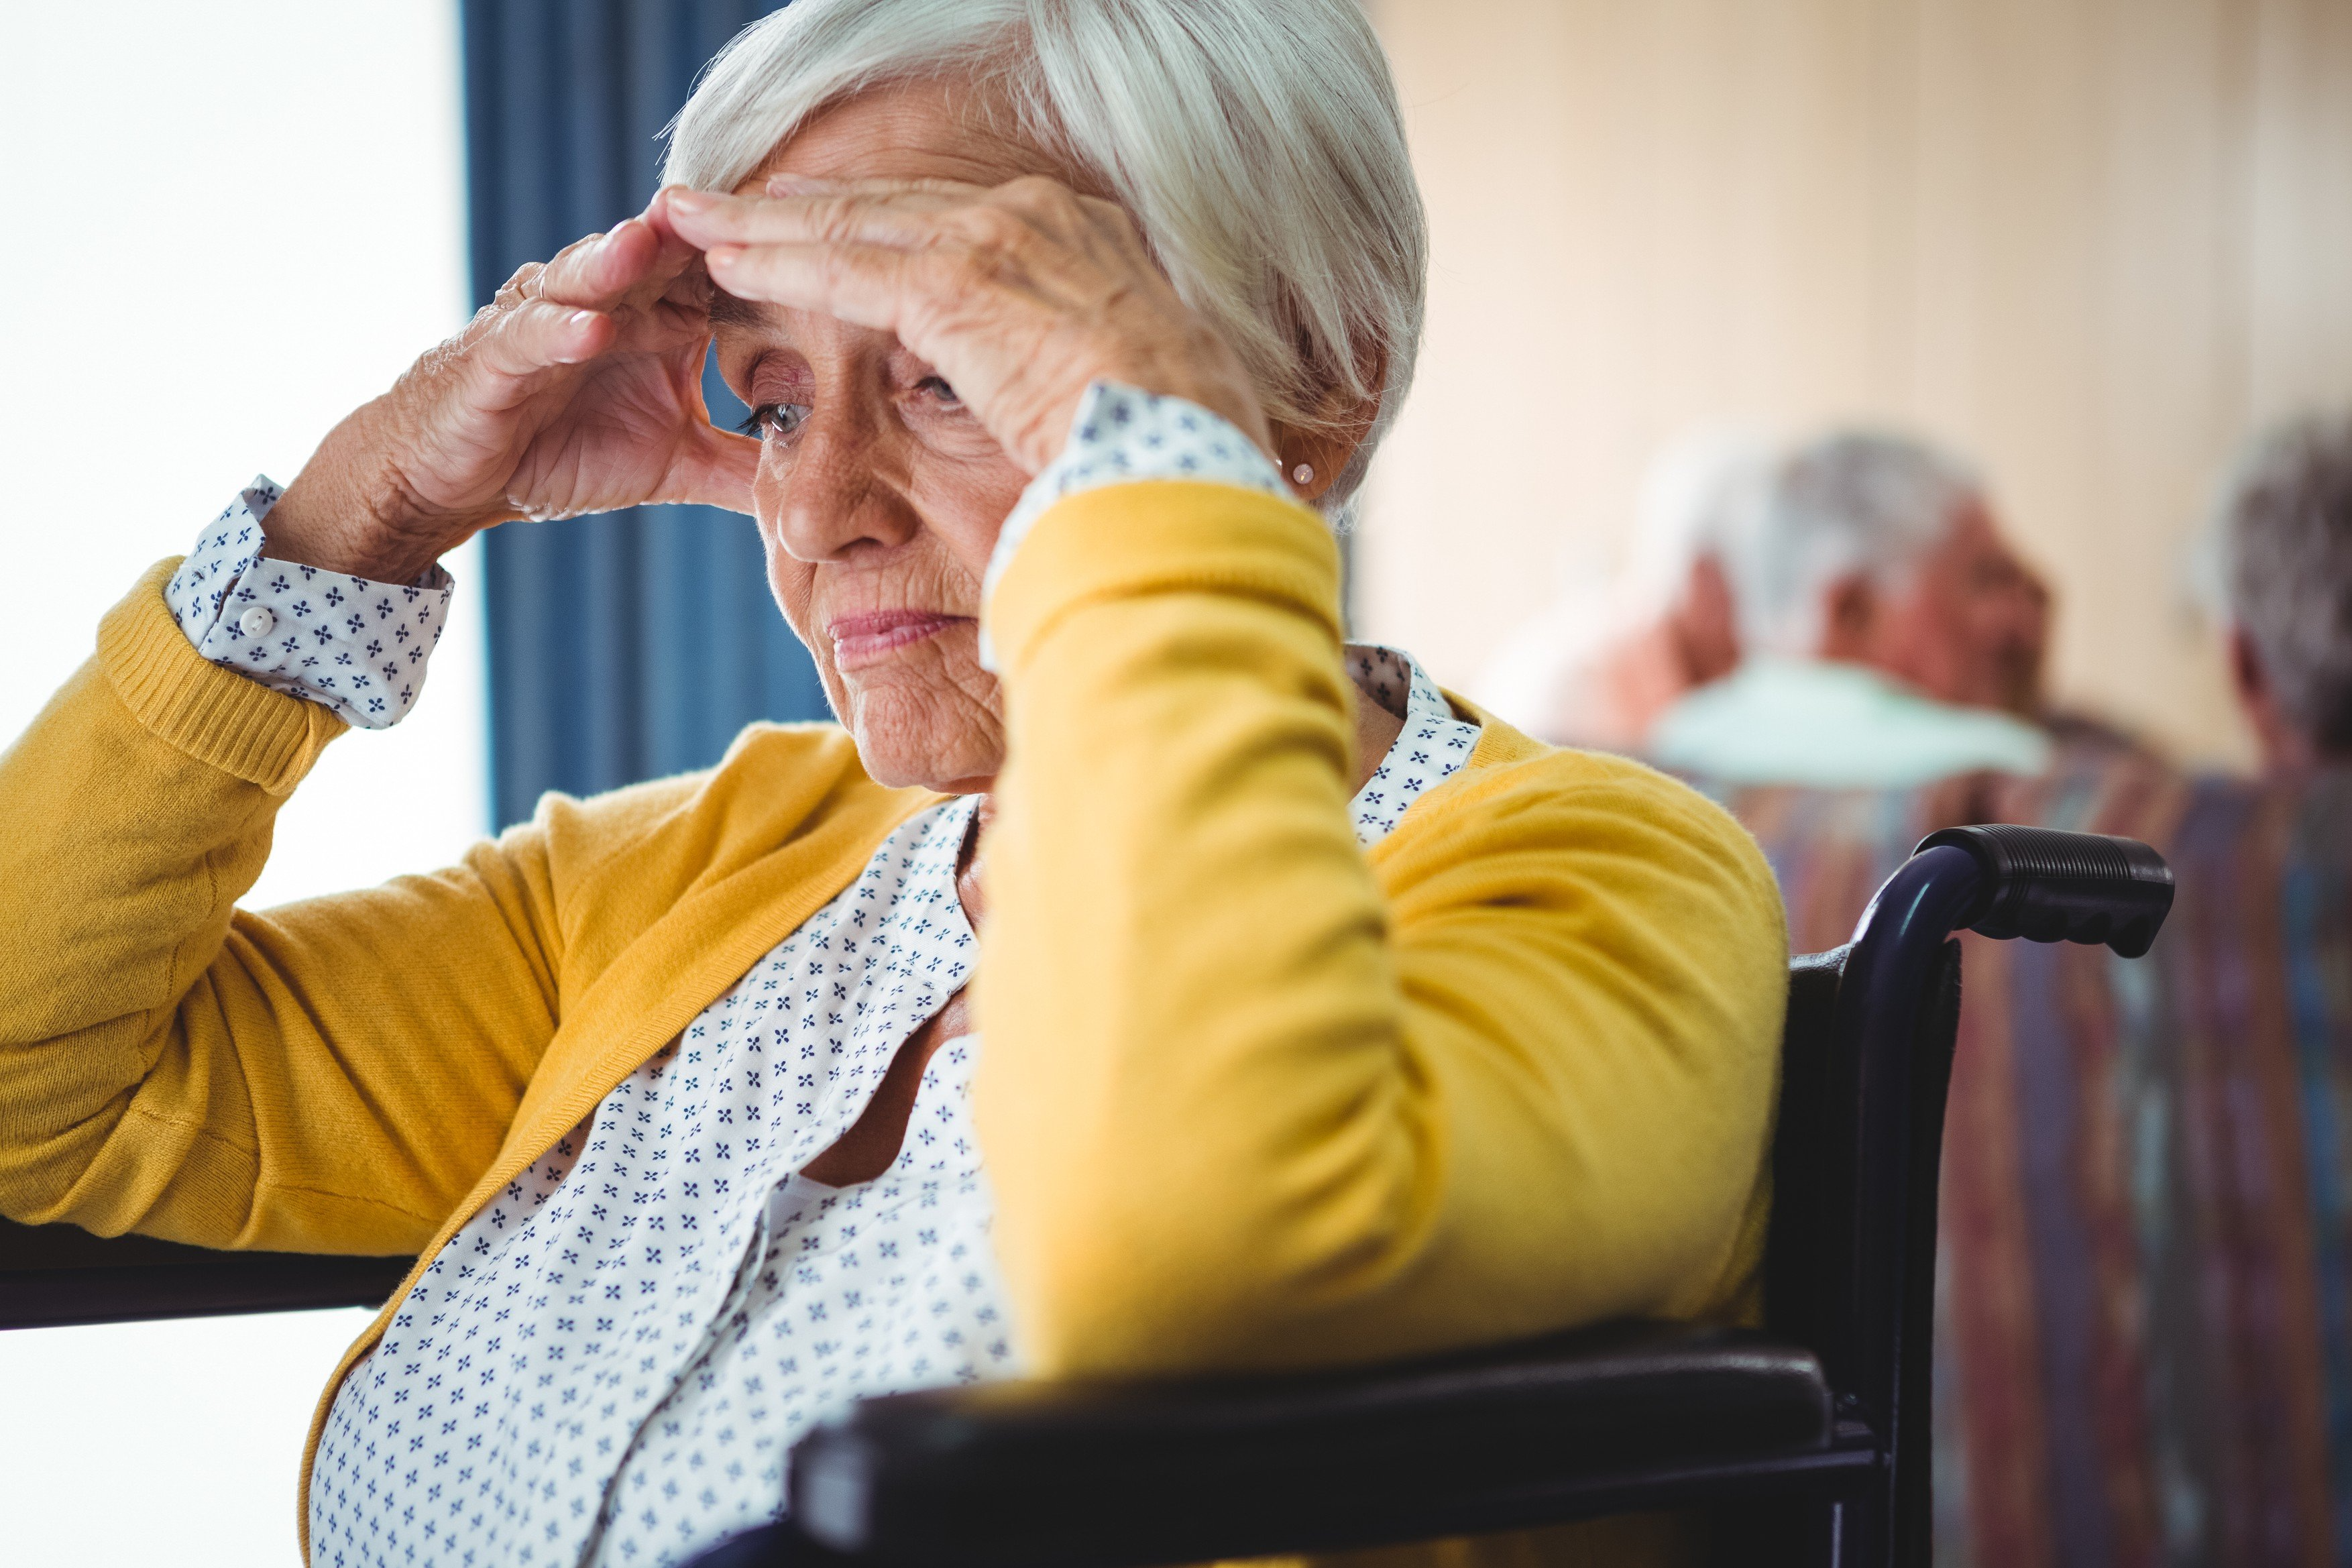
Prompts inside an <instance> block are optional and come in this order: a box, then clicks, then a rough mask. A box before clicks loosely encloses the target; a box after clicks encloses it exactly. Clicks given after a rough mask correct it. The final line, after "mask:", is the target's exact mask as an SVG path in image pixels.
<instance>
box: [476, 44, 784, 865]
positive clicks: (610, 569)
mask: <svg viewBox="0 0 2352 1568" xmlns="http://www.w3.org/2000/svg"><path fill="white" fill-rule="evenodd" d="M776 8H777V6H776V5H775V4H773V0H768V3H762V0H463V4H462V11H463V17H464V28H465V61H466V65H465V70H466V137H467V180H468V185H469V189H468V192H467V202H468V216H469V218H470V220H471V257H470V260H471V265H472V277H473V288H474V295H475V300H476V303H477V304H479V303H482V302H484V301H487V300H488V299H489V298H490V296H491V294H492V293H494V292H495V291H496V290H497V289H498V287H499V284H500V283H503V282H504V281H506V279H507V278H508V277H509V275H510V274H512V272H513V271H514V269H515V268H517V267H519V266H520V265H521V264H522V263H524V262H526V261H535V260H543V259H544V258H547V257H549V256H551V255H553V254H554V253H555V252H556V251H557V250H559V249H561V248H562V247H564V246H565V245H568V244H570V243H571V242H572V240H574V239H576V238H578V237H580V236H581V235H583V234H586V233H589V232H591V231H593V230H597V229H603V228H606V227H609V226H611V225H612V224H614V222H616V221H617V220H619V219H620V218H623V217H625V216H628V215H629V214H631V213H634V212H636V211H638V210H640V209H642V208H643V207H644V205H645V204H646V199H647V198H648V197H649V196H651V195H653V192H654V190H655V187H656V179H657V176H658V172H659V169H660V160H661V152H662V148H661V144H660V142H659V141H658V140H657V133H658V132H659V131H660V130H661V128H662V126H663V125H665V124H666V123H667V122H668V121H669V118H670V116H671V115H672V114H674V113H675V112H677V108H678V106H679V105H680V104H682V103H683V102H685V101H686V96H687V93H688V89H690V88H691V87H692V85H693V81H694V76H695V73H696V72H697V71H698V70H699V69H700V68H701V67H702V65H703V63H704V62H705V61H707V60H708V59H709V58H710V57H711V56H712V55H713V54H715V53H717V52H718V50H719V46H720V45H722V44H724V43H725V42H726V41H727V40H728V39H729V38H730V37H733V36H734V35H735V33H736V32H738V31H739V30H740V29H741V28H742V27H743V26H745V25H746V24H748V23H750V22H751V21H754V20H756V19H757V18H758V17H760V16H763V15H765V14H766V13H767V12H769V11H771V10H774V9H776ZM704 387H705V391H706V393H707V394H708V395H709V400H710V411H711V417H712V418H713V419H714V420H715V421H717V422H719V423H721V424H732V423H733V422H734V421H736V420H738V419H740V418H741V417H742V416H743V413H744V410H743V407H742V405H740V404H739V403H738V402H737V401H736V400H735V398H734V396H733V395H731V394H730V393H729V392H728V391H727V389H726V388H725V387H724V386H723V385H721V384H719V378H718V376H717V375H716V374H705V376H704ZM484 543H485V546H486V555H487V574H488V583H487V584H486V585H485V587H486V592H487V593H488V603H489V662H490V799H491V809H492V811H493V813H494V814H495V816H496V817H497V823H496V826H505V825H507V824H509V823H512V822H517V821H520V820H521V819H523V818H525V817H527V816H530V811H531V807H532V805H533V804H534V803H535V802H536V801H537V800H538V798H539V796H540V795H541V793H542V792H544V791H547V790H551V789H560V790H564V791H568V792H570V793H572V794H574V795H582V794H588V793H592V792H593V791H596V790H604V789H611V788H613V787H614V786H615V785H618V784H630V783H634V782H635V781H636V780H638V779H645V778H654V777H657V776H659V775H661V774H663V773H677V772H679V771H681V770H684V769H688V768H698V767H703V766H707V765H708V764H709V763H713V762H715V761H717V760H718V758H719V753H720V752H722V751H724V750H725V749H726V746H727V742H729V741H730V739H732V738H733V736H734V734H735V732H736V731H738V730H740V729H741V728H742V727H743V725H744V724H746V723H748V722H750V721H751V720H754V719H813V718H822V717H824V715H825V712H826V709H825V703H824V692H823V690H822V689H821V688H820V687H819V686H818V684H817V679H816V671H815V668H814V666H813V665H812V664H811V663H810V662H809V658H808V654H807V651H806V650H805V649H803V647H801V645H800V643H799V642H798V640H797V639H795V638H794V637H793V634H792V631H791V629H790V628H789V627H787V626H785V625H784V622H783V618H782V616H781V615H779V614H778V612H777V609H776V606H775V603H774V601H773V600H772V598H771V597H770V596H769V594H768V587H767V574H766V570H765V567H764V566H763V565H762V563H761V554H760V545H759V540H758V537H757V535H756V534H755V533H754V532H753V530H752V525H751V520H750V519H749V518H745V517H741V516H739V515H737V514H735V513H733V512H723V511H718V510H712V509H710V508H708V507H639V508H636V509H635V510H629V511H623V512H613V513H608V514H606V515H604V516H601V517H588V518H577V519H574V520H572V521H568V522H549V523H530V522H510V523H508V524H505V525H504V526H502V527H499V528H497V529H493V530H492V531H490V532H489V533H488V536H487V537H486V539H485V541H484Z"/></svg>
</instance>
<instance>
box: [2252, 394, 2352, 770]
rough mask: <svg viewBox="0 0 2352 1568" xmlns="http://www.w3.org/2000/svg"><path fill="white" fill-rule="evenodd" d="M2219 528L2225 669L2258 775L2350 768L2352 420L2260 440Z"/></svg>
mask: <svg viewBox="0 0 2352 1568" xmlns="http://www.w3.org/2000/svg"><path fill="white" fill-rule="evenodd" d="M2220 522H2221V536H2222V546H2223V549H2224V551H2225V552H2226V558H2227V562H2228V572H2229V594H2230V616H2231V623H2232V625H2231V636H2230V664H2231V675H2232V676H2233V678H2234V679H2235V681H2236V684H2237V689H2238V700H2239V702H2240V704H2241V705H2242V707H2243V709H2244V710H2245V713H2246V717H2247V720H2248V721H2249V722H2251V723H2252V725H2253V730H2254V737H2255V740H2256V742H2258V743H2259V744H2260V745H2261V747H2262V753H2263V771H2264V772H2265V773H2269V774H2271V775H2273V776H2274V777H2292V776H2294V775H2295V774H2298V773H2305V772H2308V771H2309V770H2310V769H2312V768H2314V767H2315V766H2318V765H2321V764H2323V763H2344V762H2352V416H2342V415H2339V416H2333V417H2327V418H2307V419H2302V420H2298V421H2295V422H2294V423H2292V424H2290V425H2287V426H2284V427H2282V428H2280V429H2278V430H2275V431H2273V432H2272V433H2271V434H2269V435H2268V436H2266V437H2263V438H2261V439H2259V440H2257V441H2256V442H2255V443H2254V444H2253V445H2252V447H2251V448H2250V449H2249V450H2248V452H2247V453H2246V455H2245V457H2244V458H2242V460H2241V461H2240V463H2239V466H2238V469H2237V472H2236V473H2235V474H2234V475H2233V476H2232V478H2231V482H2230V484H2229V486H2228V488H2227V489H2226V490H2225V492H2224V495H2223V498H2222V502H2221V519H2220Z"/></svg>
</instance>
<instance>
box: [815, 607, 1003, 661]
mask: <svg viewBox="0 0 2352 1568" xmlns="http://www.w3.org/2000/svg"><path fill="white" fill-rule="evenodd" d="M970 619H971V616H941V615H935V614H933V613H931V612H930V611H928V610H884V611H882V612H880V613H878V614H876V615H871V616H842V617H841V618H840V619H839V620H837V621H832V622H828V623H827V624H826V626H825V628H824V629H825V633H826V635H827V636H829V637H832V638H833V662H834V665H835V668H840V669H856V668H858V667H859V666H861V665H867V664H872V663H874V662H876V661H877V660H878V659H882V658H888V657H889V656H890V655H891V654H893V653H895V652H897V651H898V649H900V648H902V647H908V646H909V645H911V644H914V643H919V642H921V641H922V640H923V639H924V638H925V637H937V636H938V635H939V634H940V633H941V632H943V631H945V630H947V629H948V628H949V627H950V626H955V625H957V624H958V623H959V622H962V621H969V620H970Z"/></svg>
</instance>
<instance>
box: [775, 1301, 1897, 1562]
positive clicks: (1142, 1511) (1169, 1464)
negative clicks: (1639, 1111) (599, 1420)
mask: <svg viewBox="0 0 2352 1568" xmlns="http://www.w3.org/2000/svg"><path fill="white" fill-rule="evenodd" d="M1831 1437H1832V1426H1831V1414H1830V1395H1829V1391H1828V1388H1827V1385H1826V1384H1825V1383H1824V1381H1823V1378H1822V1368H1821V1363H1819V1362H1818V1361H1816V1360H1815V1359H1814V1357H1813V1356H1812V1354H1811V1352H1806V1351H1801V1350H1797V1349H1794V1348H1792V1347H1789V1346H1786V1345H1782V1344H1779V1343H1775V1342H1770V1341H1768V1340H1766V1339H1764V1338H1763V1337H1761V1336H1760V1335H1756V1334H1750V1333H1746V1332H1742V1331H1733V1330H1721V1329H1706V1328H1696V1327H1691V1326H1687V1325H1669V1324H1621V1325H1612V1326H1608V1327H1604V1328H1601V1329H1593V1330H1582V1331H1577V1332H1574V1333H1570V1334H1563V1335H1555V1336H1552V1337H1549V1338H1547V1339H1544V1340H1539V1341H1533V1342H1523V1343H1519V1344H1515V1345H1509V1346H1504V1347H1498V1348H1495V1349H1490V1350H1484V1351H1479V1352H1475V1353H1470V1354H1465V1355H1458V1356H1450V1357H1446V1358H1444V1359H1440V1360H1433V1361H1429V1362H1423V1363H1412V1364H1408V1365H1404V1366H1387V1367H1381V1368H1376V1369H1370V1370H1364V1371H1355V1372H1347V1373H1318V1374H1316V1375H1312V1376H1286V1377H1279V1378H1274V1377H1267V1378H1255V1379H1249V1380H1239V1379H1234V1380H1220V1381H1215V1382H1205V1383H1175V1382H1170V1383H1136V1384H1086V1383H1001V1384H976V1385H973V1386H970V1387H965V1388H950V1389H936V1390H930V1391H927V1392H924V1393H919V1394H893V1395H890V1396H888V1397H886V1398H880V1399H869V1400H866V1401H863V1402H861V1403H860V1404H858V1405H856V1406H855V1407H854V1408H853V1409H852V1410H851V1411H850V1412H848V1413H847V1414H846V1415H844V1416H841V1417H839V1418H837V1419H836V1420H835V1421H832V1422H830V1423H827V1424H826V1425H824V1426H820V1427H818V1428H817V1429H816V1430H815V1431H814V1432H812V1433H811V1434H810V1435H809V1436H806V1437H804V1438H803V1439H802V1441H801V1442H800V1443H799V1444H798V1445H797V1446H796V1447H794V1448H793V1462H792V1503H791V1514H792V1517H793V1519H794V1520H795V1521H796V1522H797V1523H798V1525H799V1527H800V1528H801V1530H803V1531H805V1532H806V1533H807V1534H808V1535H809V1536H810V1537H812V1538H814V1540H815V1541H817V1542H820V1543H822V1544H823V1545H824V1546H825V1547H828V1548H831V1549H832V1550H834V1551H837V1552H850V1553H854V1554H856V1556H858V1557H859V1558H861V1559H863V1560H866V1561H871V1562H877V1563H893V1564H903V1565H906V1568H916V1565H927V1564H940V1565H942V1568H944V1565H946V1564H949V1563H955V1564H960V1565H962V1568H997V1565H1003V1568H1010V1565H1012V1564H1015V1563H1018V1564H1022V1565H1024V1568H1079V1565H1088V1568H1111V1565H1115V1564H1145V1563H1187V1562H1206V1561H1210V1560H1213V1559H1219V1558H1228V1557H1245V1556H1258V1555H1264V1554H1269V1553H1274V1552H1290V1551H1299V1550H1306V1549H1308V1548H1317V1549H1323V1550H1330V1549H1336V1548H1341V1547H1347V1546H1355V1545H1371V1544H1376V1543H1379V1542H1391V1541H1409V1540H1420V1539H1427V1538H1429V1537H1432V1536H1439V1535H1449V1534H1459V1533H1466V1532H1470V1531H1479V1530H1495V1529H1506V1528H1511V1527H1513V1526H1517V1525H1523V1524H1533V1523H1542V1522H1553V1521H1562V1520H1568V1519H1575V1518H1585V1517H1591V1516H1593V1515H1597V1514H1602V1513H1615V1512H1622V1511H1626V1510H1631V1509H1636V1508H1650V1507H1660V1506H1670V1505H1672V1504H1673V1503H1674V1502H1675V1501H1676V1500H1678V1499H1679V1498H1681V1497H1683V1496H1685V1495H1689V1496H1696V1495H1697V1492H1698V1490H1699V1489H1701V1488H1702V1487H1704V1488H1706V1489H1707V1496H1708V1497H1709V1498H1710V1499H1720V1498H1721V1497H1722V1496H1723V1495H1724V1492H1725V1483H1726V1480H1727V1479H1730V1480H1731V1481H1732V1482H1734V1483H1735V1484H1736V1483H1737V1481H1738V1479H1739V1473H1740V1472H1741V1471H1743V1470H1749V1471H1753V1472H1754V1473H1755V1474H1756V1475H1757V1476H1758V1477H1759V1478H1761V1477H1764V1476H1767V1475H1769V1476H1772V1477H1776V1478H1779V1479H1781V1480H1782V1481H1783V1483H1784V1484H1785V1481H1786V1479H1787V1478H1788V1475H1789V1472H1790V1471H1791V1470H1802V1469H1807V1468H1820V1469H1823V1470H1824V1471H1827V1470H1829V1469H1833V1468H1837V1467H1838V1466H1839V1465H1840V1463H1841V1462H1842V1459H1844V1458H1853V1457H1854V1456H1852V1455H1841V1453H1839V1452H1838V1451H1836V1449H1843V1448H1846V1447H1849V1446H1848V1445H1844V1444H1840V1445H1837V1446H1836V1449H1833V1448H1832V1442H1831ZM1825 1479H1826V1476H1825Z"/></svg>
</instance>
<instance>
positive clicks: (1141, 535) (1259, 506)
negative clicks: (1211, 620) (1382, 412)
mask: <svg viewBox="0 0 2352 1568" xmlns="http://www.w3.org/2000/svg"><path fill="white" fill-rule="evenodd" d="M1200 592H1208V593H1225V594H1240V595H1247V596H1249V597H1252V598H1256V599H1263V600H1265V601H1267V602H1269V603H1272V604H1276V605H1282V606H1283V607H1285V608H1287V609H1291V610H1294V611H1296V612H1297V613H1298V614H1299V615H1302V616H1309V617H1311V618H1313V619H1315V620H1317V621H1318V622H1320V623H1321V624H1322V625H1323V626H1324V627H1325V628H1326V629H1327V630H1328V632H1329V633H1330V635H1331V640H1332V642H1333V644H1334V645H1335V646H1336V645H1337V644H1338V642H1339V638H1340V636H1341V631H1340V626H1339V542H1338V541H1337V540H1335V539H1333V538H1332V537H1331V530H1330V526H1329V525H1328V523H1326V522H1325V521H1323V519H1322V518H1321V517H1319V516H1318V515H1317V514H1316V513H1314V512H1312V511H1309V510H1307V509H1306V508H1305V507H1303V506H1300V505H1298V504H1297V502H1295V501H1288V500H1279V499H1277V498H1276V497H1273V496H1267V495H1261V494H1259V493H1257V492H1256V491H1255V490H1245V489H1239V488H1237V487H1235V486H1233V485H1219V484H1196V483H1192V482H1191V481H1188V480H1181V479H1144V480H1139V481H1138V482H1136V483H1134V484H1126V485H1110V486H1106V487H1104V488H1101V489H1090V490H1084V491H1081V492H1079V493H1078V494H1076V495H1074V496H1071V497H1070V498H1069V499H1067V500H1063V501H1059V502H1056V503H1055V506H1054V508H1053V510H1050V511H1048V512H1046V513H1045V515H1044V516H1043V517H1040V518H1039V519H1038V520H1037V521H1036V524H1035V526H1034V528H1032V529H1031V531H1030V533H1029V537H1028V538H1027V539H1026V540H1024V541H1023V542H1022V545H1021V550H1020V552H1019V553H1018V554H1017V555H1015V556H1014V557H1013V563H1012V564H1011V566H1009V567H1008V568H1007V569H1006V571H1005V574H1004V576H1003V581H1002V582H1000V583H999V584H997V586H996V592H995V593H994V594H993V595H990V597H989V601H988V605H987V609H986V611H985V615H986V617H987V621H986V624H987V626H988V634H989V637H990V639H991V640H992V642H993V644H994V645H995V648H996V652H997V657H998V658H999V660H1000V661H1001V664H1000V668H1003V669H1004V670H1005V671H1006V672H1007V673H1008V674H1010V673H1014V672H1017V671H1018V670H1019V669H1020V668H1021V667H1022V666H1023V665H1024V664H1025V663H1026V662H1027V661H1028V659H1029V658H1030V656H1031V655H1032V654H1033V653H1034V651H1035V650H1036V647H1037V645H1038V644H1039V643H1040V642H1041V641H1043V640H1044V639H1045V637H1046V636H1048V635H1049V634H1050V633H1051V632H1052V631H1053V630H1054V628H1055V625H1056V624H1057V623H1058V622H1059V621H1060V620H1062V619H1063V617H1065V616H1068V615H1069V614H1070V613H1071V612H1072V611H1074V610H1077V609H1080V608H1082V607H1085V606H1087V605H1093V604H1098V603H1102V602H1104V601H1107V600H1111V599H1124V598H1139V597H1144V596H1147V595H1155V594H1172V593H1200Z"/></svg>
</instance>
